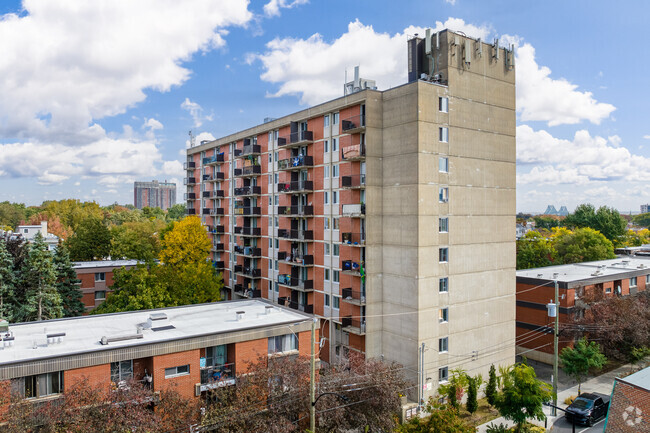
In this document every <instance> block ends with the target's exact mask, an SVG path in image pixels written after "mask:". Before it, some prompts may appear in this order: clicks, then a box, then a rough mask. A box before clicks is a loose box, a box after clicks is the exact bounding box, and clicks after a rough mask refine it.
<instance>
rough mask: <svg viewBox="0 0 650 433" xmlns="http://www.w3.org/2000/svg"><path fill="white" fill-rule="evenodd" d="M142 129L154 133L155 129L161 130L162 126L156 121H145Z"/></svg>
mask: <svg viewBox="0 0 650 433" xmlns="http://www.w3.org/2000/svg"><path fill="white" fill-rule="evenodd" d="M142 127H143V128H148V129H150V130H151V131H155V130H157V129H163V124H162V123H160V121H158V120H156V119H153V118H151V119H145V122H144V124H143V125H142Z"/></svg>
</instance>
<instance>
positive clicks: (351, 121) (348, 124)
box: [341, 114, 366, 134]
mask: <svg viewBox="0 0 650 433" xmlns="http://www.w3.org/2000/svg"><path fill="white" fill-rule="evenodd" d="M365 129H366V116H365V114H359V115H356V116H352V117H348V118H347V119H342V120H341V131H342V132H346V133H348V134H354V133H357V132H362V131H364V130H365Z"/></svg>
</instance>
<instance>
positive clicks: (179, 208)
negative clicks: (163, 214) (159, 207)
mask: <svg viewBox="0 0 650 433" xmlns="http://www.w3.org/2000/svg"><path fill="white" fill-rule="evenodd" d="M184 217H185V205H184V204H180V203H179V204H175V205H174V206H172V207H170V208H169V209H167V221H180V220H182V219H183V218H184Z"/></svg>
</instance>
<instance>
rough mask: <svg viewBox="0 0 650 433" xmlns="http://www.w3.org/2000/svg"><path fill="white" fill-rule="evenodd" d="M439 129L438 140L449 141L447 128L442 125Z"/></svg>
mask: <svg viewBox="0 0 650 433" xmlns="http://www.w3.org/2000/svg"><path fill="white" fill-rule="evenodd" d="M439 130H440V137H439V140H440V141H441V142H443V143H447V142H449V128H447V127H446V126H443V127H441V128H440V129H439Z"/></svg>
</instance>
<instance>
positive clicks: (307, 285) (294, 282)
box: [278, 274, 314, 292]
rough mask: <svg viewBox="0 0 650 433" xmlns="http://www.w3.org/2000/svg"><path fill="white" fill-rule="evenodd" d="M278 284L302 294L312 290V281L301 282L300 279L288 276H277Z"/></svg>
mask: <svg viewBox="0 0 650 433" xmlns="http://www.w3.org/2000/svg"><path fill="white" fill-rule="evenodd" d="M278 284H281V285H283V286H287V287H290V288H292V289H295V290H300V291H303V292H307V291H311V290H314V281H313V280H301V279H300V278H296V277H292V276H291V275H289V274H280V275H278Z"/></svg>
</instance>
